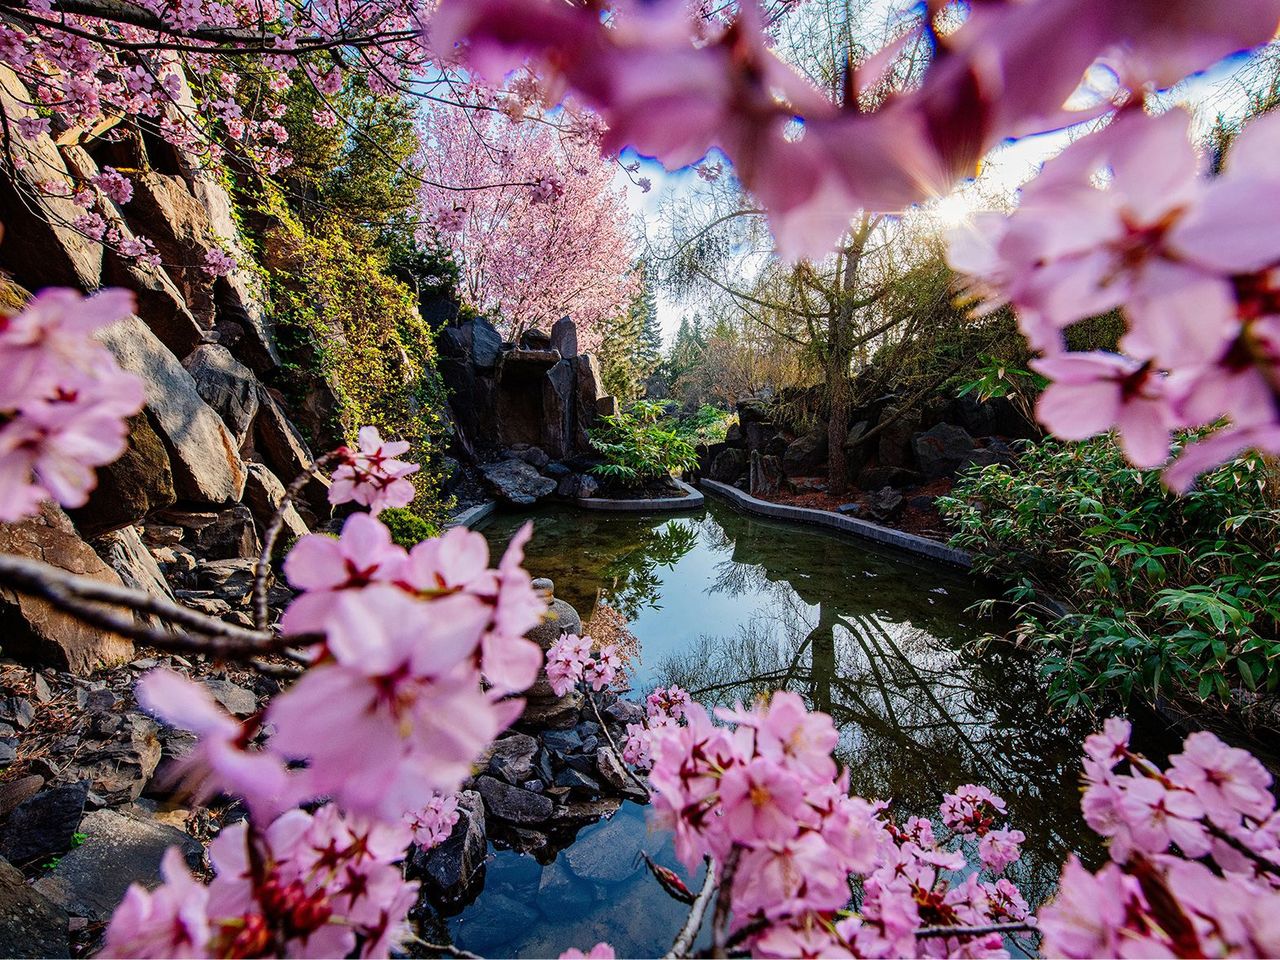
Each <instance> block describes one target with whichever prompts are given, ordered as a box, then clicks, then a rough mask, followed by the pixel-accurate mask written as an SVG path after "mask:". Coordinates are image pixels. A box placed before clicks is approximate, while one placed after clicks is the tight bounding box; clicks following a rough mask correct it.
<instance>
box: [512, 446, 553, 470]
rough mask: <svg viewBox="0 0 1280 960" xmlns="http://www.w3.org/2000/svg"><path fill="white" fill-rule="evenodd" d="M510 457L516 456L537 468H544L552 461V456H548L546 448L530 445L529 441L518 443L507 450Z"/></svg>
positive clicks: (517, 458)
mask: <svg viewBox="0 0 1280 960" xmlns="http://www.w3.org/2000/svg"><path fill="white" fill-rule="evenodd" d="M507 455H508V457H514V458H515V459H516V460H523V461H524V462H525V463H527V464H528V465H529V466H531V467H533V469H535V470H539V471H540V470H542V469H543V468H544V467H545V466H546V465H547V464H549V463H550V462H551V458H550V457H549V456H547V453H546V451H545V450H543V449H542V448H541V447H534V446H530V445H529V444H527V443H517V444H516V445H515V446H514V447H511V448H510V449H509V450H508V451H507Z"/></svg>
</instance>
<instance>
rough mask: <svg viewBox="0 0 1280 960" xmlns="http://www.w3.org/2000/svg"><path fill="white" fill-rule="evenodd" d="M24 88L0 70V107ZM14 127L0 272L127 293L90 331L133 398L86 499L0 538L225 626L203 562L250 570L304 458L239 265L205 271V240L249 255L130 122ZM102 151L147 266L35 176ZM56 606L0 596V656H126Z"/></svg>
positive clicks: (224, 576)
mask: <svg viewBox="0 0 1280 960" xmlns="http://www.w3.org/2000/svg"><path fill="white" fill-rule="evenodd" d="M29 99H30V98H29V96H28V95H27V91H26V90H25V89H23V88H22V85H21V83H20V82H19V81H18V79H17V78H16V77H15V76H14V75H13V74H12V73H10V72H8V71H7V70H3V68H0V108H3V109H4V110H5V112H6V114H8V115H10V116H15V115H18V114H19V113H20V111H19V110H18V108H17V103H18V101H21V100H29ZM66 139H67V138H65V137H64V138H63V140H66ZM14 141H15V143H17V144H18V146H17V148H16V149H18V150H19V151H20V152H22V153H23V154H24V157H25V159H26V161H27V163H26V164H25V165H22V166H21V167H20V169H18V170H17V171H16V173H15V176H14V178H13V179H9V178H8V177H3V178H0V223H3V225H4V234H3V238H2V239H0V270H3V271H4V272H5V274H7V275H8V277H9V278H11V281H12V283H13V284H15V285H16V286H18V287H21V288H25V289H26V290H36V289H40V288H42V287H47V286H71V287H75V288H78V289H80V290H82V291H85V292H89V291H92V290H95V289H97V288H99V287H104V286H121V287H126V288H128V289H130V290H133V291H134V292H135V294H136V296H137V301H138V311H137V315H136V316H134V317H130V318H127V319H126V320H124V321H122V322H120V323H118V324H116V325H115V326H113V327H111V328H109V329H107V330H105V331H103V333H102V335H101V339H102V341H103V342H104V343H105V344H106V345H107V347H108V348H109V349H110V350H111V351H112V353H113V354H114V355H115V357H116V359H117V360H118V361H119V363H120V365H121V366H122V367H124V368H125V369H126V370H130V371H132V372H134V373H136V374H138V375H139V376H140V377H142V379H143V380H144V381H145V382H146V387H147V404H146V409H145V410H144V411H143V413H142V414H140V415H139V416H137V417H135V418H134V419H133V422H132V424H131V426H132V430H131V435H130V441H129V448H128V450H127V452H126V453H125V455H124V456H123V457H121V458H120V459H119V460H118V461H116V462H115V463H113V464H111V465H110V466H108V467H106V468H104V469H102V470H101V471H100V472H99V485H98V488H97V490H96V491H95V492H94V495H93V496H92V498H91V499H90V501H89V503H88V504H87V505H86V506H85V507H83V508H82V509H79V510H76V511H73V513H72V515H71V516H70V517H68V516H67V515H66V514H63V513H62V512H61V511H59V510H57V509H56V508H52V507H51V508H50V509H48V510H46V511H45V514H43V515H42V516H41V517H39V518H36V519H33V520H30V521H27V522H25V523H22V524H16V525H11V526H9V527H0V541H3V544H4V547H3V548H4V549H5V550H6V551H10V552H16V553H22V554H25V555H28V556H37V557H40V558H41V559H44V560H46V561H48V562H50V563H54V564H56V565H58V566H61V567H64V568H65V569H67V570H72V571H74V572H77V573H88V574H90V575H93V576H98V577H101V578H102V579H106V580H114V581H115V582H120V581H121V580H123V582H125V583H128V584H131V585H134V586H141V587H143V588H145V589H148V590H151V591H154V592H157V593H162V594H166V595H168V594H170V592H171V591H172V590H173V589H175V588H176V589H177V590H178V592H179V593H180V594H186V596H184V597H180V598H181V599H186V600H189V601H190V602H192V603H193V604H195V605H201V604H203V605H205V606H207V607H209V608H210V609H212V610H213V611H215V612H217V613H219V614H221V615H223V616H224V617H225V618H226V619H229V620H235V621H236V622H240V621H241V620H243V619H244V618H245V613H244V611H243V609H241V608H240V606H239V600H240V599H242V598H241V597H239V596H237V595H234V593H233V595H232V596H231V597H230V598H228V597H227V596H226V595H225V591H223V592H222V593H219V592H218V591H219V590H220V589H221V587H225V586H226V585H227V583H228V582H229V581H228V572H227V571H226V570H222V569H216V570H215V569H213V568H212V565H214V564H218V563H221V564H223V565H224V566H225V564H226V563H227V562H228V561H237V562H238V564H239V566H241V567H245V568H247V567H249V566H251V563H252V557H254V556H256V552H257V550H258V544H259V543H260V540H261V537H262V534H263V531H264V529H265V525H266V523H267V522H268V520H269V518H270V516H271V514H272V513H273V512H274V509H275V504H276V503H277V502H278V501H279V498H280V496H281V495H282V494H283V489H284V484H287V483H288V482H289V481H291V480H292V479H293V478H294V477H295V476H297V475H298V474H299V473H300V472H301V471H302V470H303V469H305V468H306V467H307V466H308V465H309V464H310V462H311V459H312V456H311V451H309V450H308V449H307V445H306V443H305V442H304V441H303V439H302V436H301V434H300V433H299V431H298V430H297V429H296V427H295V426H294V425H293V423H292V422H291V421H290V419H289V417H288V415H287V414H286V413H285V411H284V409H283V408H282V405H281V402H280V397H279V395H278V394H277V393H276V392H275V391H273V390H272V389H271V388H270V387H269V386H268V385H267V384H268V383H270V382H271V380H272V378H273V376H274V375H276V374H278V372H279V367H280V357H279V355H278V353H277V350H276V346H275V341H274V338H273V335H272V329H271V323H270V319H269V316H268V312H267V310H266V307H265V305H264V303H263V301H262V298H261V297H260V296H258V295H257V293H256V292H255V290H254V287H253V286H252V284H251V282H250V279H249V275H248V273H247V272H246V271H237V272H235V273H232V274H231V275H230V276H223V277H213V276H211V275H210V273H209V272H208V271H206V270H205V269H204V265H205V263H206V257H207V256H208V255H209V254H210V252H211V251H230V252H231V253H232V255H233V256H235V257H236V258H237V259H238V260H239V261H240V262H246V260H247V257H246V256H245V254H244V253H243V251H242V250H241V249H240V242H239V233H238V228H237V226H236V222H235V219H234V217H233V214H232V203H231V199H230V197H229V196H228V194H227V192H226V190H225V189H224V187H223V186H222V184H221V182H220V181H219V180H218V179H217V178H216V176H215V175H214V174H212V173H210V172H208V171H207V170H204V169H202V168H201V166H200V164H199V163H198V161H197V160H196V159H195V158H194V157H189V156H185V155H183V154H181V153H180V152H178V151H175V150H174V148H172V147H171V146H169V145H168V144H159V143H158V142H156V143H152V142H147V141H144V139H143V138H142V137H141V136H140V135H138V134H136V133H122V134H121V135H120V136H119V137H118V138H116V139H112V138H111V137H110V136H105V137H98V138H95V139H92V140H90V141H87V143H88V146H81V145H79V144H76V143H55V142H54V141H53V140H52V139H51V138H50V137H48V136H38V137H36V138H34V139H27V140H23V139H22V138H18V137H15V138H14ZM104 165H110V166H113V167H116V168H117V169H122V170H123V169H127V170H129V171H130V174H131V177H132V179H133V183H134V194H133V197H132V199H131V200H130V201H129V202H128V203H127V204H123V205H111V204H109V206H111V207H112V209H111V210H110V213H111V217H110V219H112V221H113V223H112V226H113V227H114V228H115V229H116V230H118V231H119V232H120V233H121V235H122V236H131V235H143V236H146V237H148V238H149V239H150V240H151V241H152V242H153V243H154V244H155V249H156V252H157V253H158V254H159V257H160V261H161V264H162V265H161V266H151V265H146V264H143V263H141V262H140V261H137V260H128V259H126V258H123V257H121V256H120V255H118V254H117V253H115V252H114V251H112V250H110V249H106V248H104V247H103V246H102V245H101V244H98V243H95V242H93V241H91V240H88V239H87V238H85V237H84V236H82V235H81V234H79V233H77V232H76V231H75V230H73V229H70V227H69V226H68V225H69V223H70V222H71V221H72V220H74V218H75V217H76V216H77V215H78V214H79V213H80V212H81V211H80V208H78V207H76V206H75V205H74V204H72V203H71V201H70V200H69V199H66V198H63V197H58V196H50V193H51V191H50V189H49V184H50V183H52V184H55V185H56V184H59V183H61V184H63V185H65V186H66V187H67V188H68V191H69V190H70V188H71V185H72V182H73V181H72V176H73V175H75V176H78V177H81V178H88V177H93V176H94V175H96V174H97V173H98V171H99V168H100V166H104ZM37 183H42V184H43V186H44V189H37V188H36V185H37ZM108 203H109V202H108ZM325 493H326V490H325V484H324V482H323V481H321V480H315V481H313V482H312V483H311V484H310V485H309V486H308V488H307V489H306V490H305V491H304V502H303V503H302V504H301V505H300V510H298V511H291V512H290V514H289V516H288V517H287V518H286V527H287V535H290V536H298V535H301V534H304V533H306V532H307V530H308V528H309V525H315V524H317V523H319V522H321V521H323V520H324V519H327V516H328V503H327V499H326V495H325ZM231 580H232V581H234V578H231ZM224 608H225V609H224ZM60 616H61V615H57V614H54V613H53V612H52V611H50V610H49V609H48V608H47V605H43V604H40V603H36V602H34V601H29V600H22V599H19V598H18V597H16V596H12V595H6V594H4V593H2V592H0V623H3V624H4V625H5V627H6V629H5V631H4V635H3V637H2V638H0V643H2V644H3V653H4V654H6V655H16V654H19V653H21V655H22V656H23V657H24V658H26V659H31V660H34V661H36V662H42V663H48V664H49V665H52V666H56V667H59V668H61V669H70V670H72V671H75V672H88V671H90V670H92V669H94V668H95V667H97V666H100V665H104V664H109V663H113V662H119V661H120V660H124V659H128V658H129V656H130V653H131V651H130V645H129V643H128V641H125V640H123V639H121V638H119V637H114V636H110V635H105V634H103V632H102V631H99V630H96V629H92V628H88V627H83V626H79V625H75V626H74V628H73V626H72V625H69V624H66V623H61V622H60V621H58V620H57V618H58V617H60ZM63 619H66V618H63Z"/></svg>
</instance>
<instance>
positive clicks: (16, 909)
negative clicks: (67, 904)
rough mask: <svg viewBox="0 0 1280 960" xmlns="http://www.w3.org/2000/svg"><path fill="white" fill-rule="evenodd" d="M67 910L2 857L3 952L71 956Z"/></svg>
mask: <svg viewBox="0 0 1280 960" xmlns="http://www.w3.org/2000/svg"><path fill="white" fill-rule="evenodd" d="M67 920H68V918H67V914H66V911H65V910H63V909H61V908H60V907H58V906H57V905H56V904H54V903H53V902H52V901H51V900H50V899H49V898H48V897H46V896H45V895H44V894H42V893H40V892H39V891H38V890H35V889H32V887H31V886H30V885H28V883H27V881H26V878H25V877H24V876H23V875H22V871H20V870H18V869H17V868H16V867H14V866H13V864H11V863H9V862H8V861H7V860H3V859H0V956H6V957H69V956H71V943H70V941H69V939H68V936H67V930H68V926H67Z"/></svg>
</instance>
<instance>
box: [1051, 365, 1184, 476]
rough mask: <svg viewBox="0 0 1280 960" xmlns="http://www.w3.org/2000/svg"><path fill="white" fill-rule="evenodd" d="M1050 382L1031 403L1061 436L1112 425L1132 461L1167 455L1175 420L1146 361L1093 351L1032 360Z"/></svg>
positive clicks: (1154, 462) (1147, 463) (1148, 462)
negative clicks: (1036, 400) (1035, 402)
mask: <svg viewBox="0 0 1280 960" xmlns="http://www.w3.org/2000/svg"><path fill="white" fill-rule="evenodd" d="M1031 366H1032V368H1033V369H1034V370H1036V371H1037V372H1038V373H1042V374H1044V375H1045V376H1046V377H1048V378H1049V379H1050V380H1051V381H1053V382H1052V383H1050V385H1049V386H1048V387H1047V388H1046V389H1045V391H1044V393H1043V394H1041V396H1040V400H1039V403H1038V404H1037V405H1036V414H1037V416H1038V417H1039V418H1040V421H1041V422H1042V423H1043V424H1044V425H1045V426H1046V427H1048V428H1049V429H1050V430H1051V431H1053V433H1054V434H1055V435H1056V436H1059V437H1061V438H1062V439H1064V440H1084V439H1087V438H1088V437H1092V436H1095V435H1096V434H1099V433H1103V432H1105V431H1107V430H1110V429H1115V430H1116V431H1117V433H1118V434H1119V438H1120V445H1121V446H1122V447H1123V449H1124V452H1125V456H1127V457H1128V458H1129V461H1130V462H1131V463H1133V464H1134V465H1135V466H1139V467H1154V466H1158V465H1160V464H1161V463H1163V462H1164V461H1165V460H1167V459H1168V458H1169V434H1170V431H1171V429H1172V428H1173V426H1174V424H1175V422H1176V420H1175V416H1174V412H1173V409H1172V406H1171V403H1170V398H1169V396H1168V393H1167V390H1166V388H1165V383H1164V380H1163V378H1162V377H1161V375H1160V373H1159V372H1158V371H1157V370H1156V369H1155V368H1153V367H1152V365H1151V363H1150V362H1146V363H1140V362H1138V361H1136V360H1130V359H1129V358H1127V357H1122V356H1119V355H1118V354H1112V353H1104V352H1101V351H1094V352H1091V353H1063V354H1058V355H1057V356H1051V357H1046V358H1044V359H1042V360H1033V361H1032V363H1031Z"/></svg>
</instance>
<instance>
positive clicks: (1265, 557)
mask: <svg viewBox="0 0 1280 960" xmlns="http://www.w3.org/2000/svg"><path fill="white" fill-rule="evenodd" d="M939 505H940V507H941V509H942V511H943V514H944V515H945V516H946V517H947V519H948V520H949V521H950V522H951V524H952V525H953V526H954V528H955V529H956V530H957V533H956V534H955V536H954V537H953V538H952V544H953V545H954V546H957V547H961V548H963V549H966V550H970V551H972V552H973V553H974V563H975V567H976V568H977V569H978V570H980V571H982V572H986V573H991V574H994V575H996V576H999V577H1002V578H1004V579H1005V580H1007V581H1009V582H1011V583H1012V584H1013V586H1012V587H1011V588H1010V590H1009V593H1008V597H1009V599H1010V600H1011V601H1013V603H1014V604H1015V609H1016V610H1017V618H1018V620H1019V621H1020V625H1019V627H1018V629H1017V633H1018V634H1019V635H1020V636H1021V637H1022V638H1023V639H1024V640H1025V641H1026V642H1027V643H1029V644H1030V645H1031V646H1032V647H1033V648H1034V649H1036V650H1037V651H1038V652H1039V653H1041V654H1042V655H1043V658H1044V659H1043V670H1044V672H1045V673H1046V674H1047V675H1048V676H1049V677H1050V678H1051V693H1052V695H1053V696H1054V698H1055V699H1056V700H1057V701H1058V702H1059V703H1061V704H1063V705H1065V706H1068V707H1091V706H1093V705H1094V704H1095V702H1096V698H1097V695H1098V693H1099V692H1100V691H1102V690H1104V689H1113V690H1115V691H1118V692H1119V693H1120V694H1121V695H1122V696H1123V697H1125V698H1126V699H1127V698H1128V697H1129V696H1131V695H1133V694H1135V693H1137V694H1139V695H1140V696H1142V697H1144V698H1146V699H1148V700H1151V699H1154V698H1155V697H1156V696H1157V695H1165V696H1168V695H1174V696H1176V697H1188V696H1190V697H1194V698H1196V699H1198V700H1201V701H1216V702H1217V703H1219V704H1222V703H1225V702H1227V701H1228V700H1233V699H1237V698H1235V697H1234V696H1233V694H1234V693H1235V692H1236V691H1237V690H1240V689H1242V688H1243V689H1244V690H1247V691H1253V692H1257V693H1259V694H1274V693H1275V692H1276V690H1277V688H1278V687H1280V670H1276V669H1274V668H1275V666H1276V660H1277V658H1280V557H1278V556H1277V549H1276V548H1277V542H1278V541H1280V509H1277V501H1276V476H1275V471H1274V467H1269V466H1268V465H1267V464H1266V463H1265V462H1264V461H1263V460H1262V459H1260V458H1258V457H1253V456H1250V457H1244V458H1241V459H1239V460H1235V461H1233V462H1232V463H1229V464H1227V465H1225V466H1223V467H1221V468H1219V469H1218V470H1215V471H1213V472H1212V473H1209V474H1206V475H1204V476H1203V477H1201V478H1200V481H1199V484H1198V486H1197V488H1196V489H1194V490H1192V491H1191V492H1190V493H1188V494H1185V495H1183V496H1181V497H1179V496H1175V495H1174V494H1172V493H1170V492H1169V491H1168V490H1166V489H1165V488H1164V487H1163V486H1162V485H1161V483H1160V475H1159V472H1158V471H1151V470H1138V469H1135V468H1134V467H1131V466H1129V465H1128V464H1127V463H1126V462H1125V460H1124V458H1123V456H1122V455H1121V453H1120V451H1119V449H1118V448H1117V446H1116V444H1115V443H1114V441H1113V440H1112V439H1111V438H1109V437H1103V438H1097V439H1094V440H1090V441H1087V442H1085V443H1071V444H1064V443H1060V442H1057V441H1046V442H1044V443H1042V444H1038V445H1028V446H1026V447H1024V448H1022V450H1021V451H1020V454H1019V458H1018V462H1017V464H1016V465H1014V466H1011V467H1007V466H1002V465H995V466H989V467H985V468H982V469H980V470H975V471H972V472H970V473H969V474H967V475H966V476H964V477H963V478H962V479H961V480H960V482H959V483H957V485H956V487H955V489H954V490H953V495H952V496H951V497H950V498H946V499H942V500H940V501H939ZM1059 603H1060V604H1064V605H1067V609H1066V612H1065V613H1064V614H1063V615H1061V616H1057V615H1055V614H1056V613H1057V610H1058V608H1057V607H1056V604H1059ZM1246 699H1249V698H1246ZM1255 699H1256V698H1255Z"/></svg>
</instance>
